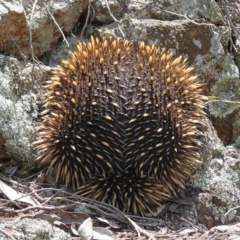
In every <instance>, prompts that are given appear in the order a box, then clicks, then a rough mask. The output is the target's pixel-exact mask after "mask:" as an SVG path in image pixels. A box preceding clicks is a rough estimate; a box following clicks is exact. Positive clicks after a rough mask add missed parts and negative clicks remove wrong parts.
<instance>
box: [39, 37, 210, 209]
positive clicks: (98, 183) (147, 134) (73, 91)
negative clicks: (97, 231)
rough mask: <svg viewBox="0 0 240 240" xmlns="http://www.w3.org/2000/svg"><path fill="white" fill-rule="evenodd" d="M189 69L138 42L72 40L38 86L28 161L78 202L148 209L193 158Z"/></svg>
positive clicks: (194, 113) (184, 174) (171, 189)
mask: <svg viewBox="0 0 240 240" xmlns="http://www.w3.org/2000/svg"><path fill="white" fill-rule="evenodd" d="M193 69H194V68H193V67H187V64H186V60H183V59H182V57H178V58H174V57H173V56H172V54H168V53H166V51H165V50H164V49H160V48H159V47H156V46H155V45H151V46H148V45H146V44H145V43H144V42H140V43H131V42H129V40H126V39H120V38H116V39H115V38H109V39H107V38H103V39H99V38H94V37H91V40H90V41H89V42H88V43H85V42H83V41H80V42H79V43H78V45H77V48H76V50H75V51H73V52H70V53H69V57H68V59H67V60H63V61H62V62H61V64H60V66H58V68H57V70H55V71H54V72H53V75H52V77H51V79H50V80H49V81H47V89H48V91H47V93H46V103H45V105H44V108H45V110H44V111H43V112H42V125H41V126H39V127H38V128H37V132H38V134H39V136H40V139H39V140H38V141H37V142H35V145H37V148H38V150H39V157H38V160H40V161H42V162H48V163H49V164H50V166H49V168H56V169H57V177H56V178H57V180H59V179H61V180H63V181H64V182H65V184H66V185H70V186H71V187H73V188H74V189H77V192H78V193H79V194H81V195H82V196H85V197H89V198H93V199H96V200H100V201H103V202H107V203H110V204H112V205H114V206H116V207H118V208H120V209H121V210H124V211H125V212H131V213H135V214H137V213H140V214H143V213H144V212H149V211H151V209H152V208H153V207H156V206H159V205H160V204H161V202H162V201H163V200H167V199H169V198H171V196H173V195H175V194H176V190H177V188H178V187H182V188H183V187H184V182H185V180H186V179H187V178H188V177H189V176H190V174H191V169H192V166H193V164H194V163H196V162H198V158H199V148H200V145H201V142H200V140H199V136H201V135H202V132H201V126H202V125H203V124H204V122H203V121H202V116H203V115H204V103H203V101H204V100H205V99H206V97H205V96H203V95H202V93H201V88H202V84H201V83H199V82H198V81H197V77H196V76H194V75H192V70H193Z"/></svg>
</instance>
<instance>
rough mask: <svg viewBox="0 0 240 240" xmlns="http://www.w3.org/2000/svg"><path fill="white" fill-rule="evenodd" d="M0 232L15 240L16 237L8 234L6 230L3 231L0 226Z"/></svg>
mask: <svg viewBox="0 0 240 240" xmlns="http://www.w3.org/2000/svg"><path fill="white" fill-rule="evenodd" d="M0 232H1V233H2V234H4V235H6V236H7V237H9V238H11V239H12V240H17V238H15V237H14V236H12V235H10V234H8V233H7V232H6V231H4V230H3V229H1V228H0Z"/></svg>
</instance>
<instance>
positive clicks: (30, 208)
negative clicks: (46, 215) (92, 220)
mask: <svg viewBox="0 0 240 240" xmlns="http://www.w3.org/2000/svg"><path fill="white" fill-rule="evenodd" d="M76 205H77V204H76V203H75V204H71V205H67V206H46V207H43V206H30V207H27V208H24V209H20V210H14V209H6V208H2V207H1V208H0V210H1V211H2V212H7V213H25V212H28V211H33V210H45V211H50V210H53V211H54V210H56V211H58V209H68V208H72V207H75V206H76Z"/></svg>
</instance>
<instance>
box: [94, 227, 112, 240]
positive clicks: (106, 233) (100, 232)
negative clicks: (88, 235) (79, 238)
mask: <svg viewBox="0 0 240 240" xmlns="http://www.w3.org/2000/svg"><path fill="white" fill-rule="evenodd" d="M93 239H96V240H114V238H113V233H112V232H111V231H110V230H108V229H106V228H102V227H94V228H93Z"/></svg>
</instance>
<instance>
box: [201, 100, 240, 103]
mask: <svg viewBox="0 0 240 240" xmlns="http://www.w3.org/2000/svg"><path fill="white" fill-rule="evenodd" d="M212 102H223V103H234V104H240V102H238V101H231V100H210V101H208V102H206V103H205V104H209V103H212Z"/></svg>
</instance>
